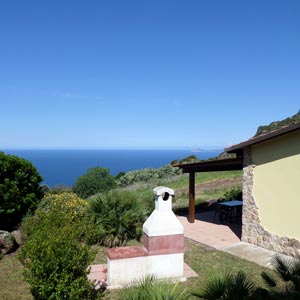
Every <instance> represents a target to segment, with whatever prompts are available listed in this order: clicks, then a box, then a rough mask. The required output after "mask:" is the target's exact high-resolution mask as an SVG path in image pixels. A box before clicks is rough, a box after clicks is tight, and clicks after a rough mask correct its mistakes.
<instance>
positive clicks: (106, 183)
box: [74, 167, 116, 199]
mask: <svg viewBox="0 0 300 300" xmlns="http://www.w3.org/2000/svg"><path fill="white" fill-rule="evenodd" d="M115 186H116V183H115V179H114V177H113V176H112V175H111V174H110V173H109V169H104V168H100V167H96V168H90V169H88V171H87V173H86V174H84V175H82V176H80V177H79V178H78V179H77V180H76V182H75V187H74V189H75V192H76V194H78V196H80V197H82V198H84V199H86V198H88V197H90V196H92V195H95V194H97V193H104V192H107V191H109V190H111V189H112V188H114V187H115Z"/></svg>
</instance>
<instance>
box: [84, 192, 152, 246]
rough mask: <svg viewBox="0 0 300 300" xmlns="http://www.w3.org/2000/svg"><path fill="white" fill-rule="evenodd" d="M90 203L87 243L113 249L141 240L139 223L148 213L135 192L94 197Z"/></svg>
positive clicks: (140, 225) (111, 193)
mask: <svg viewBox="0 0 300 300" xmlns="http://www.w3.org/2000/svg"><path fill="white" fill-rule="evenodd" d="M89 202H90V206H89V208H88V215H87V220H88V223H89V224H90V228H91V230H89V235H88V241H89V243H96V242H99V243H100V244H102V245H104V246H107V247H116V246H122V245H125V244H126V243H127V241H128V240H130V239H137V240H138V239H139V238H140V237H141V235H142V224H143V222H144V220H145V218H146V215H147V213H148V212H147V210H145V208H144V206H143V205H142V204H141V201H140V200H139V199H138V198H137V197H136V193H133V192H130V191H119V190H114V191H110V192H108V193H106V194H102V195H98V196H95V197H94V198H93V199H91V200H90V201H89Z"/></svg>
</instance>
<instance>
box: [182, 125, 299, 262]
mask: <svg viewBox="0 0 300 300" xmlns="http://www.w3.org/2000/svg"><path fill="white" fill-rule="evenodd" d="M225 151H226V152H228V153H235V154H236V158H230V159H218V160H211V161H204V162H198V163H191V164H180V165H177V166H178V167H180V168H181V169H182V171H183V172H184V173H189V218H188V219H189V222H191V223H193V222H194V219H195V173H197V172H210V171H226V170H243V215H242V241H245V242H248V243H251V244H255V245H258V246H261V247H264V248H267V249H271V250H274V251H276V252H280V253H284V254H287V255H291V256H297V255H300V122H298V123H295V124H292V125H289V126H284V127H282V128H280V129H277V130H273V131H271V132H267V133H263V134H260V135H258V136H255V137H253V138H251V139H249V140H247V141H245V142H242V143H239V144H237V145H233V146H231V147H229V148H226V149H225Z"/></svg>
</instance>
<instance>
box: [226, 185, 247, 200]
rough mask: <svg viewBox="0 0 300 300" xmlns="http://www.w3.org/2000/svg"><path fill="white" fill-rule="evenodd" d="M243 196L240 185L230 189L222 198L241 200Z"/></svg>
mask: <svg viewBox="0 0 300 300" xmlns="http://www.w3.org/2000/svg"><path fill="white" fill-rule="evenodd" d="M242 198H243V193H242V190H241V188H240V187H236V188H233V189H231V190H229V191H226V192H225V193H224V195H223V197H222V199H224V200H226V201H229V200H241V199H242Z"/></svg>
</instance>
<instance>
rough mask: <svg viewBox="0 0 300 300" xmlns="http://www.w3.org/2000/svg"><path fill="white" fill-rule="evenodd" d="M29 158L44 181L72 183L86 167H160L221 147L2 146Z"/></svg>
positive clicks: (116, 169) (125, 169)
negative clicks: (131, 148)
mask: <svg viewBox="0 0 300 300" xmlns="http://www.w3.org/2000/svg"><path fill="white" fill-rule="evenodd" d="M2 152H4V153H6V154H11V155H17V156H19V157H22V158H25V159H27V160H29V161H31V162H32V164H33V165H34V166H35V167H36V168H37V169H38V171H39V173H40V175H41V176H42V177H43V179H44V181H43V182H42V184H45V185H47V186H49V187H53V186H60V185H63V186H73V185H74V183H75V181H76V179H77V178H78V177H79V176H81V175H83V174H85V173H86V171H87V170H88V169H89V168H94V167H101V168H108V169H109V170H110V173H111V174H112V175H114V176H115V175H117V174H118V173H119V172H129V171H133V170H139V169H145V168H160V167H162V166H165V165H167V164H169V163H170V162H171V161H173V160H176V159H178V160H180V159H183V158H185V157H187V156H189V155H195V156H197V157H198V158H199V159H201V160H203V159H208V158H212V157H216V156H217V155H219V154H220V153H221V152H222V150H201V151H199V150H197V151H192V150H2Z"/></svg>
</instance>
